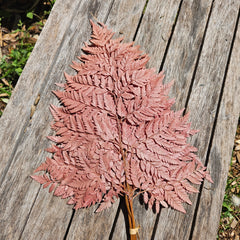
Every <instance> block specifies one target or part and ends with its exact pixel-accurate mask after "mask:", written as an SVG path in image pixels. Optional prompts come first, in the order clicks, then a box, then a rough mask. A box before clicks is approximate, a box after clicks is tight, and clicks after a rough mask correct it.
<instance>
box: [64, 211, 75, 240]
mask: <svg viewBox="0 0 240 240" xmlns="http://www.w3.org/2000/svg"><path fill="white" fill-rule="evenodd" d="M75 212H76V210H75V209H73V210H72V215H71V218H70V221H69V223H68V226H67V229H66V232H65V235H64V237H63V240H66V239H67V236H68V233H69V231H70V227H71V224H72V221H73V217H74V215H75Z"/></svg>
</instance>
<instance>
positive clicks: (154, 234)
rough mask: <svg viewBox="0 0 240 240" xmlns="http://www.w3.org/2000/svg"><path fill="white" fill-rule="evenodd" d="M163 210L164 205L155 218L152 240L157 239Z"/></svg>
mask: <svg viewBox="0 0 240 240" xmlns="http://www.w3.org/2000/svg"><path fill="white" fill-rule="evenodd" d="M161 210H162V207H161V209H160V212H159V213H158V214H157V217H156V220H155V223H154V226H153V231H152V236H151V240H154V239H155V236H156V232H157V227H158V223H159V219H160V214H161Z"/></svg>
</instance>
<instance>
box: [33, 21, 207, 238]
mask: <svg viewBox="0 0 240 240" xmlns="http://www.w3.org/2000/svg"><path fill="white" fill-rule="evenodd" d="M91 24H92V36H91V40H90V44H86V45H85V47H84V48H83V50H84V52H85V53H86V54H84V55H82V56H81V57H80V60H81V63H77V62H73V65H72V67H73V68H74V69H75V70H76V71H77V75H75V76H69V75H67V74H65V77H66V83H65V84H64V85H61V86H62V87H64V90H63V91H54V94H55V95H56V96H57V98H58V99H59V100H60V102H61V104H62V106H61V107H55V106H51V108H50V109H51V112H52V115H53V118H54V123H53V124H52V128H53V129H54V131H55V132H56V135H55V136H50V137H49V139H50V140H52V141H53V142H55V143H56V145H53V146H52V147H51V148H49V149H48V151H49V152H51V153H53V156H52V158H47V160H46V161H45V162H44V163H43V164H41V165H40V166H39V167H38V168H37V169H36V170H35V172H37V171H46V173H45V174H44V175H42V176H38V175H34V176H32V178H33V179H35V180H36V181H38V182H39V183H41V184H43V187H44V188H45V187H48V186H50V188H49V192H51V191H54V195H56V196H61V197H62V198H69V201H68V203H69V204H74V208H75V209H78V208H83V207H88V206H91V205H93V204H95V203H100V206H99V208H98V209H97V211H102V210H103V209H105V208H108V207H110V206H111V204H112V203H113V202H114V201H115V200H116V198H118V196H119V195H124V196H125V200H126V206H127V209H128V213H129V216H130V219H129V221H130V223H129V225H130V228H131V229H134V228H135V222H134V216H133V210H132V200H133V198H134V197H135V196H136V195H138V194H143V199H144V202H145V204H147V205H148V207H149V208H150V209H151V208H152V207H153V206H154V208H155V210H156V212H159V208H160V205H162V206H164V207H168V205H170V206H171V207H173V208H174V209H176V210H179V211H181V212H185V210H184V208H183V206H182V203H183V202H187V203H188V204H191V201H190V199H189V197H188V193H191V192H197V190H196V189H195V188H194V187H193V186H192V185H191V184H190V183H194V184H200V183H201V181H202V180H203V178H205V177H206V178H207V179H208V180H209V181H211V178H210V176H209V174H208V173H207V172H206V171H205V169H206V168H205V167H204V166H203V164H202V163H201V161H200V160H199V159H198V157H197V156H196V155H195V152H196V151H197V149H196V148H195V147H193V146H191V145H190V144H189V143H187V138H188V137H189V136H190V135H193V134H194V133H196V131H194V130H191V128H190V123H189V122H188V115H185V116H182V112H183V111H182V110H181V111H178V112H173V111H172V110H171V106H172V105H173V103H174V100H173V99H170V98H169V97H168V92H169V90H170V88H171V85H172V84H173V82H171V83H169V84H167V85H163V83H162V81H163V78H164V75H163V73H162V72H160V73H159V74H156V73H155V71H154V70H153V69H147V68H146V63H147V62H148V60H149V57H148V56H147V55H145V54H142V52H141V51H140V50H139V46H134V45H133V43H122V38H119V39H113V38H112V37H113V34H114V33H113V32H112V31H111V30H109V29H107V27H106V26H105V25H104V24H102V23H99V24H98V25H97V24H94V23H93V22H91ZM132 235H136V231H135V232H134V233H132Z"/></svg>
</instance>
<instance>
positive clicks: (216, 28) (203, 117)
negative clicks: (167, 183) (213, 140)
mask: <svg viewBox="0 0 240 240" xmlns="http://www.w3.org/2000/svg"><path fill="white" fill-rule="evenodd" d="M223 6H224V7H223ZM238 8H239V2H237V1H231V2H229V1H217V2H214V5H213V10H212V14H211V17H210V21H209V25H208V28H207V32H206V36H205V39H204V44H203V49H202V52H201V56H200V60H199V63H198V68H197V71H196V75H195V78H194V84H193V88H192V92H191V95H190V99H189V103H188V108H187V110H188V111H189V110H190V112H191V115H190V116H191V117H190V120H191V121H192V123H193V124H192V126H193V128H195V129H200V132H199V133H198V134H197V135H195V136H194V137H192V139H191V143H192V144H193V145H194V146H196V147H197V148H198V149H199V151H198V156H199V157H200V159H201V160H202V161H203V163H205V161H206V155H207V151H208V145H209V143H210V137H211V132H212V131H213V124H214V120H215V117H216V108H217V105H218V100H219V97H220V93H221V87H222V84H223V80H224V71H225V69H226V67H227V60H228V53H229V51H230V47H231V41H232V38H233V32H234V27H235V22H236V18H237V14H238ZM220 33H221V34H220ZM225 171H228V169H226V170H225ZM222 188H223V190H222V191H224V188H225V186H222ZM197 198H198V195H197V194H195V195H192V196H191V200H192V203H193V204H192V206H186V207H185V209H186V211H187V214H185V215H184V214H181V213H178V212H174V211H172V210H170V209H163V210H162V212H161V215H160V221H159V224H158V228H157V232H156V235H157V236H158V239H188V238H189V236H190V232H191V224H192V221H193V217H194V210H195V208H196V202H197ZM173 222H174V223H175V224H173ZM163 229H164V231H163ZM198 237H199V238H197V239H202V238H201V236H198Z"/></svg>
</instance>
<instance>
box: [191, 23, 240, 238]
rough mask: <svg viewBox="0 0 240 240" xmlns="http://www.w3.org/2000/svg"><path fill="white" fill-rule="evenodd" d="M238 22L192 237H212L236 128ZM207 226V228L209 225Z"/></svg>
mask: <svg viewBox="0 0 240 240" xmlns="http://www.w3.org/2000/svg"><path fill="white" fill-rule="evenodd" d="M239 56H240V24H239V22H238V28H237V34H236V38H235V41H234V46H233V49H232V55H231V56H230V57H231V61H230V65H229V68H228V70H227V76H226V81H225V84H224V91H223V96H222V99H221V104H220V110H219V114H218V118H217V122H216V127H215V131H214V136H213V141H212V145H211V150H210V154H209V163H208V169H209V171H210V172H211V175H212V178H213V181H214V184H209V183H208V182H207V181H206V182H204V186H203V190H202V194H201V198H200V203H199V206H198V211H197V216H196V224H194V226H193V229H194V230H193V234H192V238H193V239H198V236H201V238H202V239H216V235H217V231H218V226H219V220H220V214H221V207H220V206H221V205H222V201H223V198H224V186H225V185H226V182H227V177H228V171H227V169H228V168H229V164H230V160H231V154H232V149H233V144H234V137H235V133H236V127H237V123H238V118H239V114H240V107H239V106H240V99H239V97H237V96H239V93H240V68H239V66H240V57H239ZM209 226H211V228H209Z"/></svg>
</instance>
